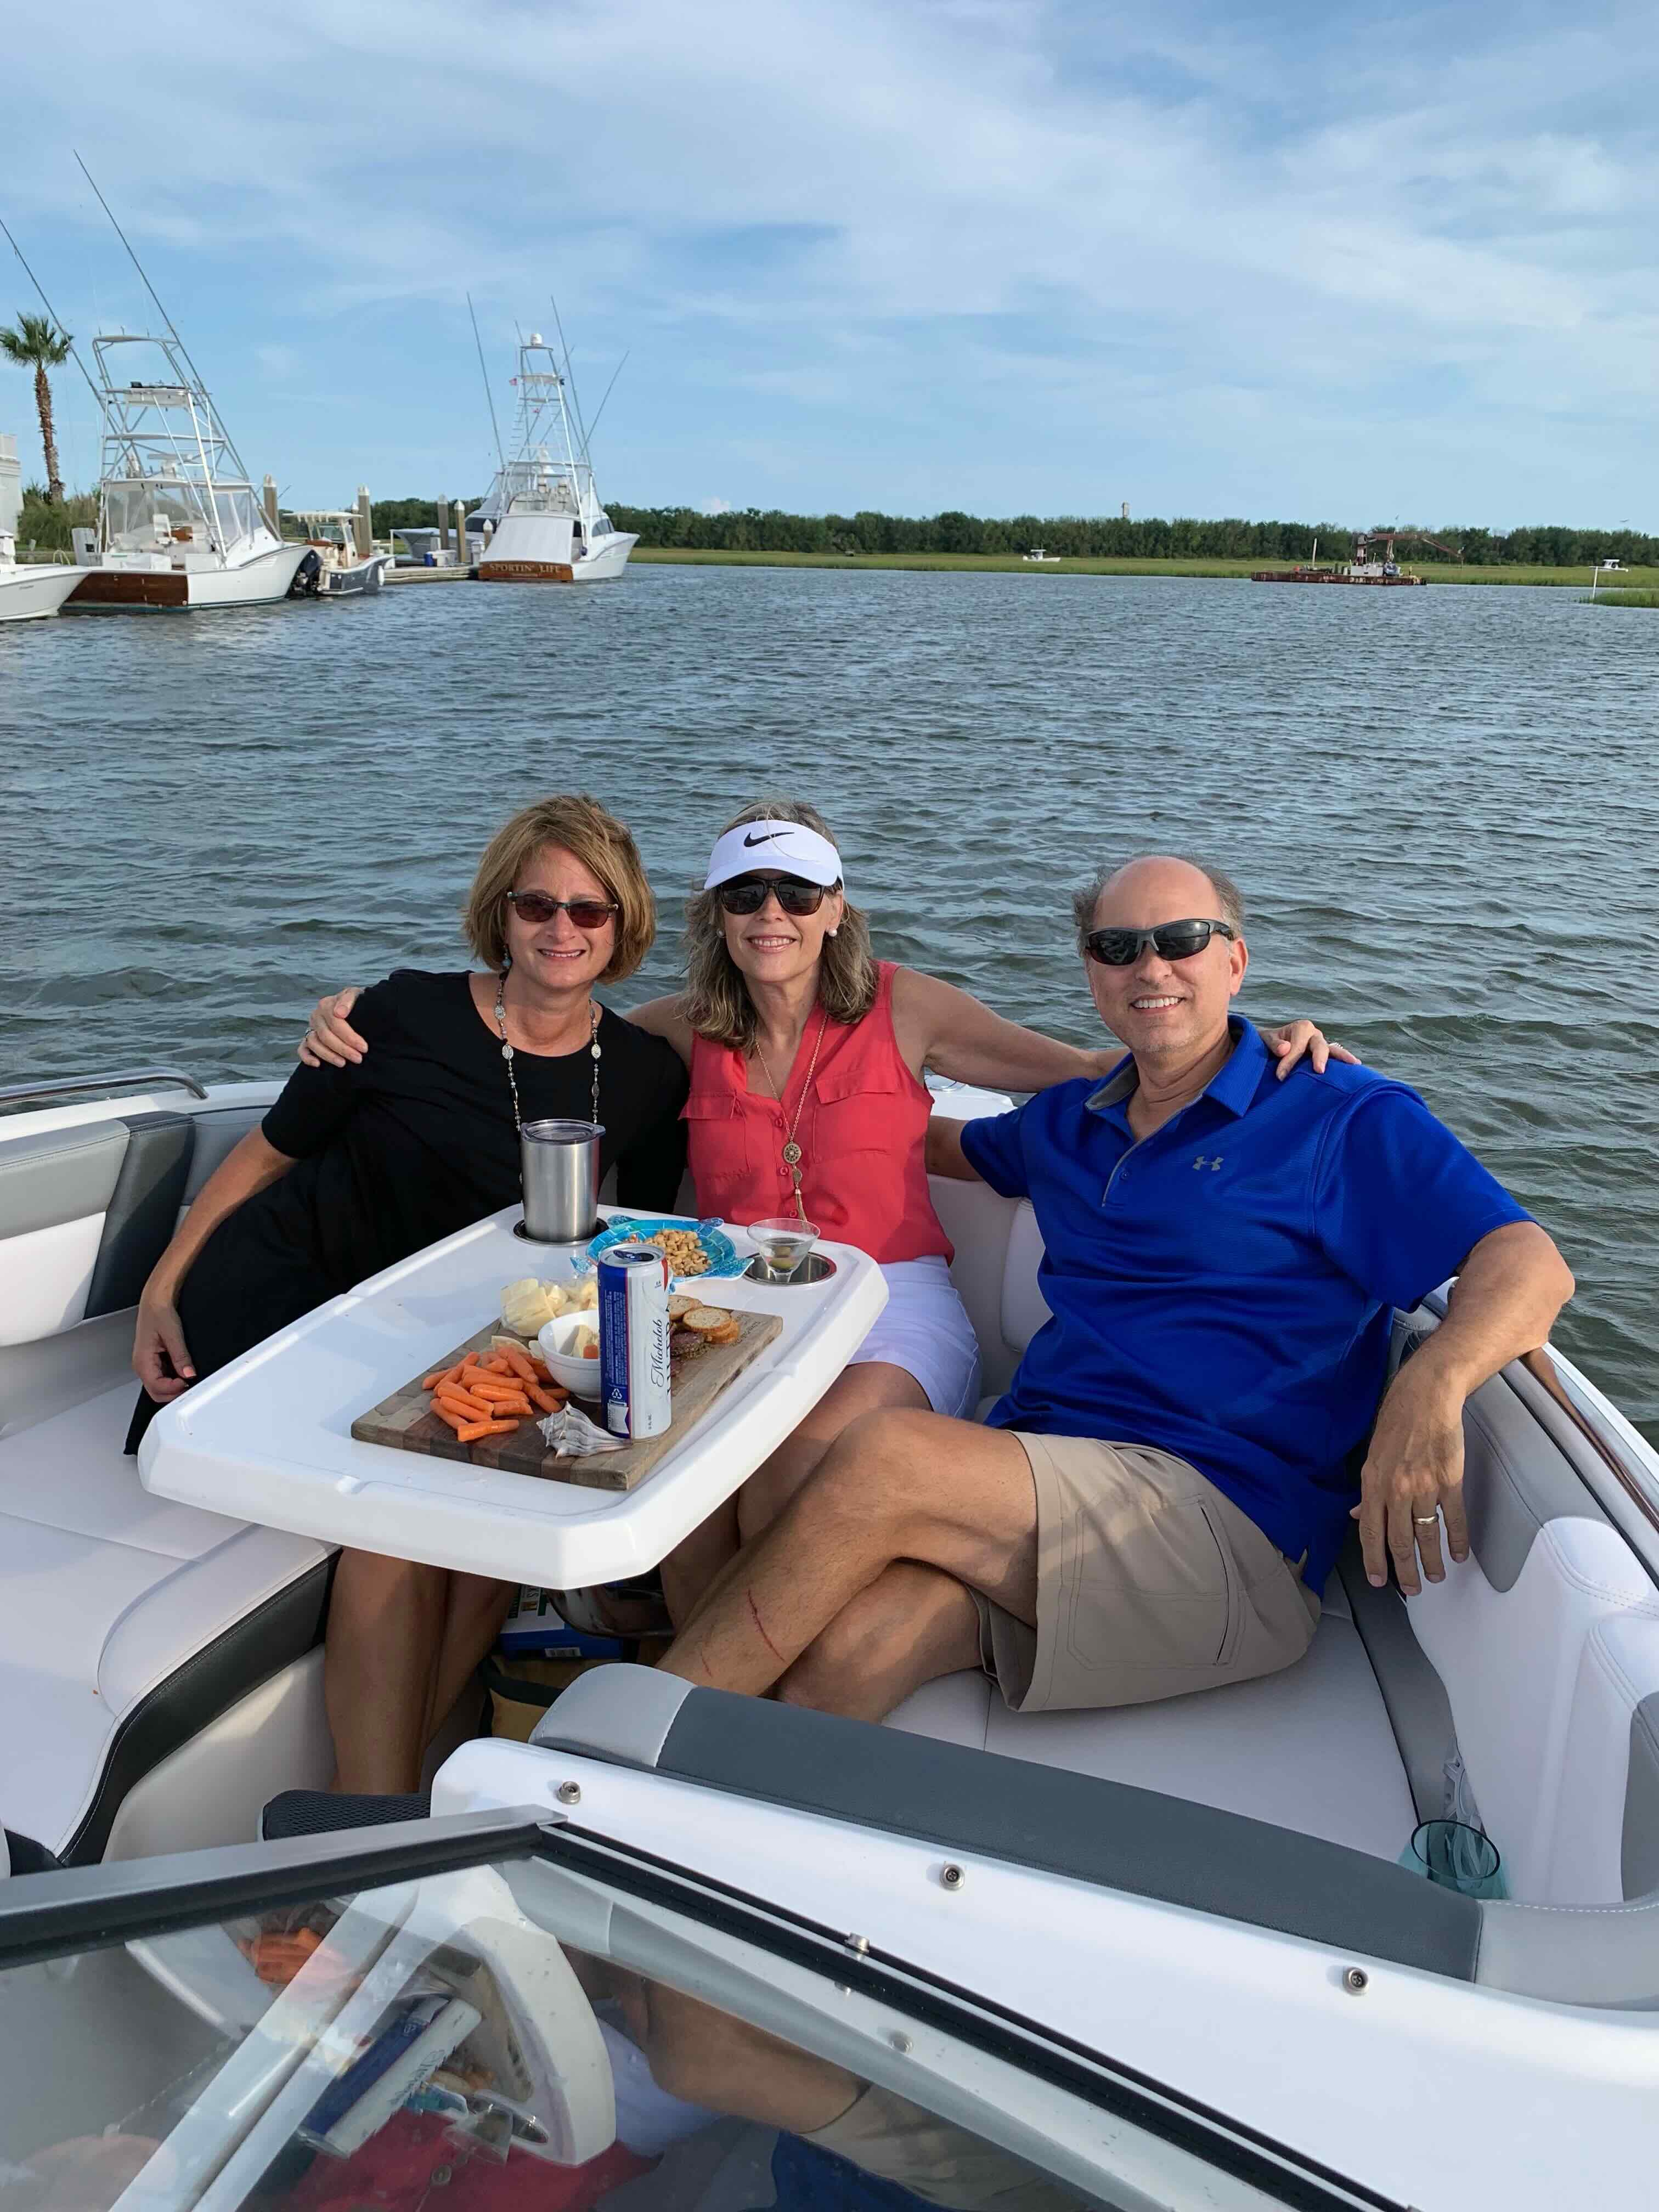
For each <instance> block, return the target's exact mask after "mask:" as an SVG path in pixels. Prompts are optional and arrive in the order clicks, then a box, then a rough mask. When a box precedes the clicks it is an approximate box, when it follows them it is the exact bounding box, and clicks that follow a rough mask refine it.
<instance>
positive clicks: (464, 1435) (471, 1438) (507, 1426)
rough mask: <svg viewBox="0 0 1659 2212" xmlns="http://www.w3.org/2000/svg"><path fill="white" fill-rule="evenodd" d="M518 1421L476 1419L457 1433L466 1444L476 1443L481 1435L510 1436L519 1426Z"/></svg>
mask: <svg viewBox="0 0 1659 2212" xmlns="http://www.w3.org/2000/svg"><path fill="white" fill-rule="evenodd" d="M517 1427H518V1423H517V1422H516V1421H474V1422H472V1423H471V1425H470V1426H468V1427H466V1428H465V1429H457V1430H456V1431H455V1433H456V1435H457V1436H458V1437H459V1438H460V1440H461V1442H462V1443H464V1444H471V1443H477V1440H478V1438H479V1437H510V1436H511V1435H512V1433H513V1430H514V1429H516V1428H517Z"/></svg>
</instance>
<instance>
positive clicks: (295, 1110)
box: [261, 982, 392, 1160]
mask: <svg viewBox="0 0 1659 2212" xmlns="http://www.w3.org/2000/svg"><path fill="white" fill-rule="evenodd" d="M391 994H392V985H391V984H390V983H389V982H386V983H375V984H374V985H372V986H371V987H370V988H369V989H368V990H367V991H365V992H364V993H363V995H362V998H361V999H359V1000H358V1001H357V1003H356V1006H353V1008H352V1010H351V1026H352V1028H353V1029H355V1030H356V1031H357V1032H358V1034H359V1035H360V1036H362V1038H363V1039H364V1041H365V1042H366V1043H367V1044H368V1060H360V1061H359V1062H358V1063H357V1065H356V1066H355V1067H307V1066H306V1064H305V1062H304V1061H303V1060H301V1063H300V1065H299V1066H298V1067H296V1068H295V1071H294V1073H293V1074H292V1075H290V1076H289V1079H288V1081H287V1082H286V1083H285V1084H284V1085H283V1095H282V1097H280V1098H279V1099H277V1101H276V1104H275V1105H274V1106H272V1107H271V1108H270V1111H269V1112H268V1113H267V1114H266V1115H265V1118H264V1122H263V1123H262V1124H261V1127H263V1129H264V1138H265V1142H266V1143H267V1144H268V1145H272V1146H275V1147H276V1150H277V1151H278V1152H286V1153H287V1154H288V1156H289V1158H290V1159H293V1160H304V1159H309V1158H310V1157H311V1155H312V1154H313V1152H321V1151H322V1149H323V1147H324V1146H325V1145H326V1144H328V1143H329V1141H330V1140H331V1139H332V1138H334V1137H336V1136H337V1135H338V1133H339V1131H340V1129H341V1127H343V1124H344V1122H345V1121H346V1119H347V1117H348V1116H349V1114H350V1112H351V1109H352V1108H353V1107H354V1106H355V1105H356V1103H357V1096H358V1092H359V1091H360V1090H361V1088H362V1084H363V1082H364V1080H365V1078H366V1076H367V1074H368V1064H369V1060H373V1058H374V1048H375V1046H376V1045H377V1044H383V1043H384V1042H386V1036H387V1033H388V1030H389V1028H390V1021H389V1012H390V1009H389V1006H388V1000H389V999H390V997H391Z"/></svg>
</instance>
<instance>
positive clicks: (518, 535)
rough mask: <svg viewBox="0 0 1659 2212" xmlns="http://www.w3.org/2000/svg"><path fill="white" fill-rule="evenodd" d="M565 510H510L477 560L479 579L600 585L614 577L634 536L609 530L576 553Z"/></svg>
mask: <svg viewBox="0 0 1659 2212" xmlns="http://www.w3.org/2000/svg"><path fill="white" fill-rule="evenodd" d="M638 543H639V539H638V538H635V537H632V536H630V535H629V532H627V531H623V530H617V531H612V532H611V534H610V536H609V537H606V538H601V539H600V540H599V544H598V545H597V546H596V547H595V548H593V549H592V550H590V551H583V552H580V553H579V552H578V551H577V550H576V548H575V545H574V531H573V527H572V523H571V519H570V517H568V515H543V514H521V513H510V514H509V515H508V516H507V520H506V521H505V522H503V523H502V525H501V528H500V529H499V530H498V531H497V532H495V536H494V538H491V540H490V542H489V551H488V552H487V553H486V554H485V555H484V556H483V559H482V560H481V561H480V562H479V563H478V581H479V582H480V583H481V584H605V583H610V582H611V581H612V580H614V579H615V578H617V576H620V575H621V574H622V572H623V569H624V568H626V567H627V566H628V556H629V554H630V553H631V552H632V551H633V550H634V548H635V545H637V544H638Z"/></svg>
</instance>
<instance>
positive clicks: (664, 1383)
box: [594, 1244, 673, 1438]
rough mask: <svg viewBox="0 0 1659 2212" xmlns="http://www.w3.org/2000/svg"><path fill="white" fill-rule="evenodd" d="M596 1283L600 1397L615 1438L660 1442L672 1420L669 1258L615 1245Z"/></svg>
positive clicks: (656, 1247) (649, 1249)
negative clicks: (669, 1358)
mask: <svg viewBox="0 0 1659 2212" xmlns="http://www.w3.org/2000/svg"><path fill="white" fill-rule="evenodd" d="M594 1267H595V1272H596V1273H597V1274H598V1276H599V1397H600V1400H601V1401H602V1402H603V1404H604V1407H605V1426H606V1427H607V1428H608V1429H609V1430H610V1431H611V1434H612V1435H613V1436H617V1437H630V1438H632V1437H659V1436H660V1435H661V1434H662V1432H663V1431H664V1430H665V1428H666V1427H667V1426H668V1425H669V1423H670V1421H671V1419H673V1413H672V1410H671V1405H670V1389H669V1370H668V1255H667V1254H666V1253H665V1251H664V1250H663V1249H662V1247H661V1245H660V1244H613V1245H612V1246H611V1249H610V1250H609V1251H608V1252H601V1253H600V1255H599V1258H598V1260H597V1261H595V1262H594Z"/></svg>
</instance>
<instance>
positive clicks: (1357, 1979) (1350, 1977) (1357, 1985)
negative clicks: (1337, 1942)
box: [1342, 1966, 1371, 1997]
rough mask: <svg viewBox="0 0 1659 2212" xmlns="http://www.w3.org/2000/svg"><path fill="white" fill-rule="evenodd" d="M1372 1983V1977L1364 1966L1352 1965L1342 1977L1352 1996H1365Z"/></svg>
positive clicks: (1344, 1985) (1344, 1986) (1343, 1983)
mask: <svg viewBox="0 0 1659 2212" xmlns="http://www.w3.org/2000/svg"><path fill="white" fill-rule="evenodd" d="M1370 1985H1371V1978H1370V1975H1369V1974H1368V1973H1367V1972H1365V1969H1364V1967H1363V1966H1350V1967H1349V1968H1348V1970H1347V1972H1346V1973H1345V1974H1344V1975H1343V1977H1342V1986H1343V1988H1344V1989H1345V1990H1346V1991H1347V1992H1348V1995H1349V1996H1351V1997H1358V1996H1364V1993H1365V1991H1366V1990H1368V1989H1370Z"/></svg>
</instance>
